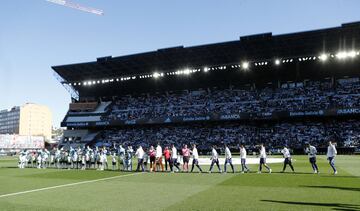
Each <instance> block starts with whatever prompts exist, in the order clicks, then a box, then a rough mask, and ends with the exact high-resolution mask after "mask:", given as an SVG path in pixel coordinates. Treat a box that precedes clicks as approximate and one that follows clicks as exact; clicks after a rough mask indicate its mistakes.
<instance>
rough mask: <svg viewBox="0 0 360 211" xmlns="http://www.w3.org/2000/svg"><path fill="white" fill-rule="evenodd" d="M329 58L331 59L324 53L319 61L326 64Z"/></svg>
mask: <svg viewBox="0 0 360 211" xmlns="http://www.w3.org/2000/svg"><path fill="white" fill-rule="evenodd" d="M328 58H329V56H328V55H327V54H325V53H323V54H321V55H320V56H319V59H320V60H321V61H323V62H325V61H326V60H327V59H328Z"/></svg>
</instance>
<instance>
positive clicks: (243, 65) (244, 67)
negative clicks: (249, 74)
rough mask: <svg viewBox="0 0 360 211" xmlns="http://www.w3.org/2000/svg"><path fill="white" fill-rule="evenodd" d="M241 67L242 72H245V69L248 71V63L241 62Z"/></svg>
mask: <svg viewBox="0 0 360 211" xmlns="http://www.w3.org/2000/svg"><path fill="white" fill-rule="evenodd" d="M241 66H242V68H243V70H247V69H249V66H250V65H249V62H243V63H242V64H241Z"/></svg>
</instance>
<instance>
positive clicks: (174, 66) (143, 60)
mask: <svg viewBox="0 0 360 211" xmlns="http://www.w3.org/2000/svg"><path fill="white" fill-rule="evenodd" d="M346 49H360V22H354V23H348V24H342V25H341V27H335V28H328V29H322V30H314V31H307V32H299V33H291V34H284V35H276V36H273V35H272V33H265V34H258V35H251V36H243V37H240V40H237V41H230V42H224V43H216V44H209V45H202V46H194V47H183V46H179V47H173V48H165V49H158V50H156V51H152V52H147V53H140V54H135V55H127V56H120V57H111V56H110V57H102V58H98V59H97V61H94V62H87V63H79V64H70V65H61V66H53V67H52V68H53V69H54V70H55V72H56V73H57V74H58V75H60V76H61V77H62V78H63V79H64V82H68V83H71V82H78V81H85V80H98V79H105V78H112V77H121V76H128V75H138V74H146V73H153V72H154V71H157V70H161V71H166V72H168V71H176V70H179V69H184V68H204V67H206V66H212V65H219V64H232V63H239V62H241V61H244V60H247V61H256V60H261V59H274V58H284V57H297V56H306V55H319V54H320V53H321V52H338V51H340V50H346Z"/></svg>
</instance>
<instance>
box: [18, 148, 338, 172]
mask: <svg viewBox="0 0 360 211" xmlns="http://www.w3.org/2000/svg"><path fill="white" fill-rule="evenodd" d="M224 148H225V163H224V173H226V172H227V165H228V164H229V165H230V167H231V170H232V172H233V173H235V169H234V165H233V163H232V154H231V151H230V149H229V148H228V147H227V145H225V146H224ZM117 151H118V156H117V154H116V152H114V153H112V154H111V158H112V170H115V169H116V166H117V162H119V165H118V167H119V169H120V163H122V166H123V168H122V170H124V171H132V158H133V156H134V155H135V156H136V158H137V161H138V164H137V168H136V171H140V170H141V171H143V172H144V171H150V172H155V171H160V169H161V171H164V165H163V157H164V158H165V160H164V161H165V162H164V163H165V169H166V171H168V165H169V167H170V171H171V172H175V171H176V172H178V171H180V167H179V165H180V163H179V162H178V157H179V155H178V153H177V149H176V147H175V146H174V145H172V146H171V150H170V149H169V148H168V147H165V150H164V151H163V150H162V147H161V146H160V144H158V145H157V147H156V149H155V148H154V147H153V146H151V147H150V149H149V151H148V152H147V153H145V151H144V150H143V148H142V147H141V146H139V148H138V149H137V150H136V152H135V153H134V150H133V149H132V147H131V146H129V147H127V149H125V148H123V147H122V146H121V145H120V146H119V148H118V149H117ZM181 151H182V160H183V165H182V171H184V172H189V161H190V157H192V158H193V161H192V167H191V171H190V172H193V170H194V167H195V166H196V167H197V168H198V170H199V172H203V170H202V168H201V167H200V165H199V153H198V151H197V148H196V145H193V148H192V149H189V148H188V147H187V145H184V147H183V148H182V149H181ZM107 153H108V151H107V149H106V148H102V149H99V148H95V149H91V148H90V147H89V146H88V147H87V148H86V149H84V150H82V149H81V148H78V149H77V150H75V149H73V148H70V150H69V151H66V150H63V149H61V150H59V149H57V148H55V149H54V150H53V151H52V152H49V151H48V150H47V149H45V150H38V151H37V152H34V153H29V151H27V150H24V151H22V152H21V153H20V156H19V165H18V166H19V168H25V167H37V168H46V167H55V168H68V169H70V168H73V169H79V168H81V169H82V170H85V169H86V168H97V169H98V170H104V169H105V168H106V169H107V168H108V161H107ZM281 153H282V154H283V157H284V166H283V170H282V172H284V171H285V170H286V167H287V165H289V166H290V168H291V170H292V171H293V172H295V170H294V167H293V165H292V160H291V154H290V151H289V149H288V148H287V147H284V148H283V149H282V150H281ZM306 153H307V154H308V156H309V161H310V163H311V166H312V168H313V171H314V173H319V169H318V166H317V164H316V154H317V151H316V148H315V147H314V146H311V145H310V144H307V147H306ZM336 155H337V151H336V148H335V143H332V142H329V146H328V151H327V158H328V161H329V164H330V166H331V167H332V169H333V171H334V174H337V170H336V168H335V156H336ZM246 157H247V153H246V149H245V147H244V146H243V145H241V146H240V158H241V172H242V173H244V172H249V171H250V169H249V168H248V167H247V165H246ZM266 157H267V155H266V149H265V147H264V145H263V144H260V146H259V158H260V163H259V171H258V173H261V172H262V167H263V166H264V167H265V168H266V169H267V170H268V172H269V173H271V172H272V170H271V168H270V167H269V166H268V165H267V163H266ZM148 158H150V169H147V163H148ZM210 160H211V165H210V169H209V173H211V172H212V169H213V166H214V165H215V164H216V165H217V167H218V170H219V172H222V169H221V167H220V163H219V154H218V152H217V150H216V146H213V147H212V152H211V158H210Z"/></svg>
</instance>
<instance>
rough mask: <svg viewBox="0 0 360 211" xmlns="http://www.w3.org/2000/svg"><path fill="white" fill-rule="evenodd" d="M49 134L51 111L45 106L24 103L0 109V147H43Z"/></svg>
mask: <svg viewBox="0 0 360 211" xmlns="http://www.w3.org/2000/svg"><path fill="white" fill-rule="evenodd" d="M51 136H52V113H51V111H50V109H49V108H48V107H47V106H44V105H38V104H33V103H26V104H25V105H23V106H15V107H13V108H11V109H10V110H2V111H0V142H1V143H0V145H1V146H0V148H43V147H44V141H45V140H51Z"/></svg>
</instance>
